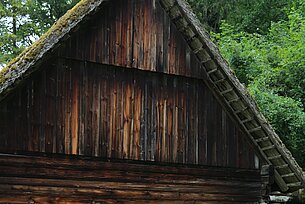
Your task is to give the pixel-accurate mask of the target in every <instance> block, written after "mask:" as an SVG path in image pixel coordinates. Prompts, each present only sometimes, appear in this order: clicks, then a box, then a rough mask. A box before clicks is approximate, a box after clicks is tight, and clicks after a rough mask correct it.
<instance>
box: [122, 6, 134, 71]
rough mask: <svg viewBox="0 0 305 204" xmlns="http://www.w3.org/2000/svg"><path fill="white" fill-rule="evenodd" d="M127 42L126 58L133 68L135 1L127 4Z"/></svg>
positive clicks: (128, 65)
mask: <svg viewBox="0 0 305 204" xmlns="http://www.w3.org/2000/svg"><path fill="white" fill-rule="evenodd" d="M127 5H128V6H127V18H126V21H124V22H127V39H126V40H127V41H126V50H127V52H126V57H127V67H133V63H134V54H133V44H134V31H133V30H134V20H135V16H134V7H135V3H134V0H131V3H128V4H127Z"/></svg>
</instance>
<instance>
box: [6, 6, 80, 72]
mask: <svg viewBox="0 0 305 204" xmlns="http://www.w3.org/2000/svg"><path fill="white" fill-rule="evenodd" d="M78 1H79V0H0V67H1V65H2V66H3V65H4V64H6V63H7V62H8V61H10V60H11V59H12V58H14V57H15V56H16V55H18V54H19V53H20V52H21V51H22V50H23V49H24V48H25V47H27V46H29V45H31V44H32V43H33V41H35V40H36V39H37V38H38V37H39V36H40V35H42V34H43V33H45V32H46V31H47V29H48V28H49V27H50V26H51V25H52V24H53V23H54V22H55V21H56V20H57V19H59V18H60V17H61V16H62V15H63V14H64V13H65V12H66V11H67V10H68V9H69V8H71V7H72V6H74V5H75V4H76V3H77V2H78Z"/></svg>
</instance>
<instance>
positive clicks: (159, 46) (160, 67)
mask: <svg viewBox="0 0 305 204" xmlns="http://www.w3.org/2000/svg"><path fill="white" fill-rule="evenodd" d="M155 12H156V13H155V16H156V19H155V21H156V65H155V66H156V70H157V72H163V71H164V60H163V59H164V44H163V19H164V15H165V14H164V11H163V9H162V7H161V5H160V3H159V1H157V2H156V10H155Z"/></svg>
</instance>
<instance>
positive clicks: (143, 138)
mask: <svg viewBox="0 0 305 204" xmlns="http://www.w3.org/2000/svg"><path fill="white" fill-rule="evenodd" d="M145 74H147V75H148V73H145ZM145 74H144V73H141V75H140V76H141V78H140V79H141V80H140V89H141V113H140V118H141V119H140V160H145V158H146V153H147V93H146V91H147V87H146V78H148V77H145Z"/></svg>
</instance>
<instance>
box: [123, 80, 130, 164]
mask: <svg viewBox="0 0 305 204" xmlns="http://www.w3.org/2000/svg"><path fill="white" fill-rule="evenodd" d="M130 86H131V84H130V80H128V81H126V85H125V94H124V139H123V141H124V145H123V158H124V159H126V158H129V150H130V130H131V116H130V112H131V106H130V105H131V87H130Z"/></svg>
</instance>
